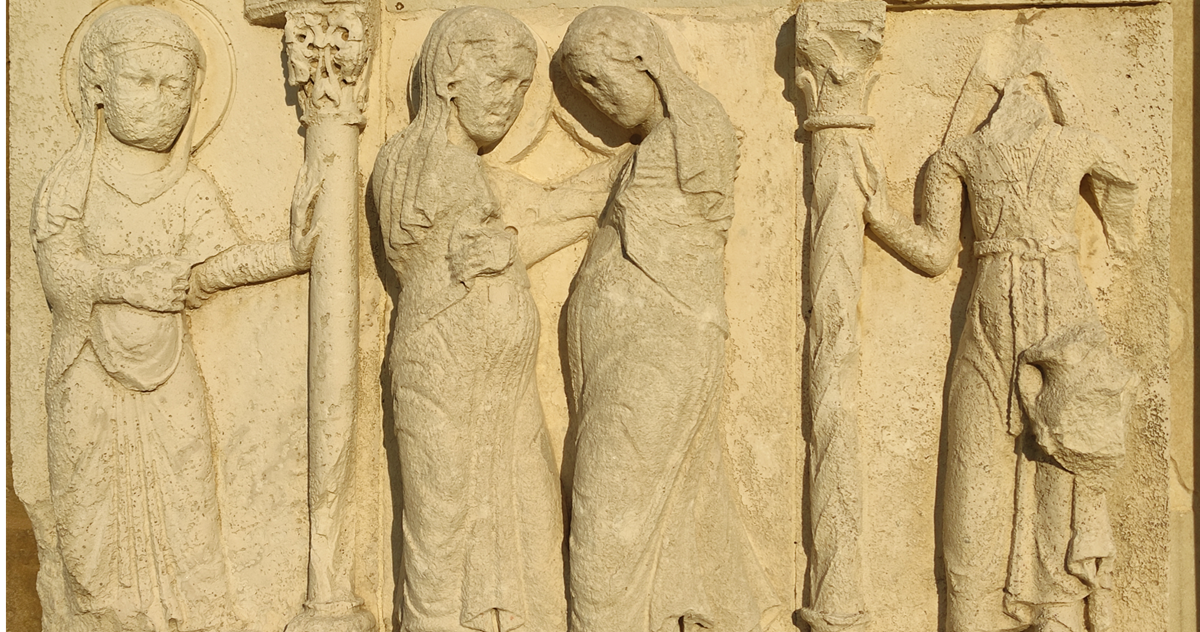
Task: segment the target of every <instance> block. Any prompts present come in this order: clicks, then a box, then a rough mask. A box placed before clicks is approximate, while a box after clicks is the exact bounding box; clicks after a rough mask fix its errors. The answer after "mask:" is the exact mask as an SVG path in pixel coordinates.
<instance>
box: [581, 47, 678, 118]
mask: <svg viewBox="0 0 1200 632" xmlns="http://www.w3.org/2000/svg"><path fill="white" fill-rule="evenodd" d="M564 61H565V64H564V69H565V70H566V73H567V76H568V77H569V78H570V79H571V83H572V84H573V85H574V86H575V87H576V89H578V90H579V91H580V92H582V93H583V94H584V96H586V97H587V98H588V99H589V100H590V101H591V102H592V103H593V104H595V106H596V109H598V110H600V111H601V112H603V113H604V114H605V115H606V116H608V118H610V119H612V120H613V122H615V123H616V124H617V125H620V126H621V127H624V128H625V129H636V128H638V127H641V126H642V125H644V124H645V123H647V122H648V121H650V120H651V119H653V118H654V114H655V110H656V109H660V108H662V104H661V102H660V100H659V96H658V86H656V85H655V84H654V80H653V79H651V78H650V75H649V74H647V73H646V67H645V66H644V65H643V64H642V62H641V59H640V58H635V59H633V60H631V61H621V60H618V59H613V58H611V57H610V56H609V55H607V54H605V53H604V52H601V51H600V50H593V51H586V52H579V53H576V54H573V55H570V56H569V57H567V58H566V59H565V60H564Z"/></svg>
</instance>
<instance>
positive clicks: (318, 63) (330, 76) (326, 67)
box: [283, 5, 371, 125]
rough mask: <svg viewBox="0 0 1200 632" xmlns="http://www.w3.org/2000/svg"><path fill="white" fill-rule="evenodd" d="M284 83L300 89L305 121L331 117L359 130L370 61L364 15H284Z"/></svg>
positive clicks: (337, 8)
mask: <svg viewBox="0 0 1200 632" xmlns="http://www.w3.org/2000/svg"><path fill="white" fill-rule="evenodd" d="M283 39H284V45H285V47H286V50H287V56H288V83H289V84H291V85H294V86H297V87H298V88H299V95H300V103H301V106H302V107H303V109H304V121H305V123H306V124H311V123H312V122H313V118H314V117H325V116H332V117H334V118H337V119H340V120H342V121H343V122H345V123H347V124H354V125H362V124H363V122H364V118H363V109H364V108H365V106H366V100H367V81H366V79H367V72H366V71H367V64H368V62H369V61H370V57H371V45H370V33H369V29H368V21H367V17H366V13H365V12H364V11H363V9H362V8H360V7H358V6H355V5H334V6H333V7H331V8H329V9H322V10H303V11H300V10H297V11H288V12H287V24H286V25H285V26H284V31H283Z"/></svg>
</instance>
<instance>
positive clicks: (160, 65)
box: [101, 44, 196, 152]
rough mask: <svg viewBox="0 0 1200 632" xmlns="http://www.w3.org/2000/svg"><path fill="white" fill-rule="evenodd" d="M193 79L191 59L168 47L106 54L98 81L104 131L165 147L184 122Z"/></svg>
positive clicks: (141, 144) (153, 148) (130, 141)
mask: <svg viewBox="0 0 1200 632" xmlns="http://www.w3.org/2000/svg"><path fill="white" fill-rule="evenodd" d="M195 82H196V67H195V65H194V64H193V63H192V60H191V59H190V58H188V56H187V55H185V54H183V53H182V52H180V51H178V50H176V49H174V48H172V47H170V46H164V45H161V44H152V45H149V46H147V47H146V48H135V49H131V50H126V51H120V52H117V53H112V54H109V55H108V74H107V78H106V80H105V82H104V85H102V86H101V93H102V94H101V100H102V102H103V103H104V117H105V120H106V121H107V123H108V131H109V132H111V133H112V135H113V137H114V138H116V139H117V140H119V141H121V142H122V143H125V144H126V145H132V146H134V147H140V148H142V149H148V150H150V151H158V152H163V151H167V150H169V149H170V148H171V146H172V145H174V144H175V139H176V138H178V137H179V132H180V130H182V129H183V125H184V123H186V122H187V118H188V112H189V111H190V110H191V105H192V91H193V90H194V89H195Z"/></svg>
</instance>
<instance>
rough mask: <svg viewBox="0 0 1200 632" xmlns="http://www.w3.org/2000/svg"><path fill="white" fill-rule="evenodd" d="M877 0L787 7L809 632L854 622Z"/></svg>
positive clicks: (859, 621)
mask: <svg viewBox="0 0 1200 632" xmlns="http://www.w3.org/2000/svg"><path fill="white" fill-rule="evenodd" d="M885 7H886V4H885V3H884V2H876V1H865V2H805V3H803V4H801V5H800V7H799V9H798V10H797V12H796V60H797V67H796V83H797V85H799V86H800V87H801V88H802V89H803V90H804V93H805V96H806V100H807V104H808V118H807V120H806V121H805V122H804V129H805V130H807V131H808V132H809V133H811V134H812V141H811V144H810V146H809V149H810V153H809V156H808V160H809V161H810V164H811V169H812V172H811V177H812V186H813V190H812V199H811V201H810V202H809V205H808V212H809V217H808V222H807V225H808V234H807V235H806V244H807V247H806V250H805V253H804V259H805V262H804V265H805V267H806V270H807V280H806V284H805V288H804V292H805V294H806V298H807V302H808V306H809V307H808V308H809V313H808V316H807V320H808V332H807V335H806V339H805V357H804V362H805V365H804V375H805V378H806V379H805V383H804V397H805V399H806V401H807V409H808V411H809V414H810V424H811V425H810V426H809V436H808V471H807V484H808V490H809V502H808V507H807V517H808V522H807V524H808V528H809V531H810V532H809V536H810V542H811V546H812V549H811V551H810V552H809V560H808V582H807V585H808V587H807V595H806V598H805V604H806V607H805V608H803V609H802V611H801V614H802V615H803V617H804V619H805V620H806V621H807V622H808V624H809V625H810V626H812V629H813V630H814V631H816V632H833V631H844V630H861V629H863V628H864V627H865V625H866V621H867V613H866V606H865V604H864V599H863V595H862V557H861V554H860V552H859V545H858V542H859V536H860V532H861V530H862V469H861V465H860V457H859V447H858V414H857V411H856V407H855V394H856V392H857V390H858V380H859V361H858V349H859V341H858V318H857V311H858V301H859V295H860V294H861V292H862V258H863V231H864V230H865V226H864V224H863V211H864V209H865V207H866V196H865V195H864V193H863V183H862V180H863V178H865V174H864V171H865V165H864V161H863V152H864V150H865V146H866V144H867V143H868V142H870V137H871V128H872V127H874V124H875V123H874V120H873V119H872V118H871V117H869V116H867V115H866V107H867V97H868V95H869V94H870V90H871V86H872V85H873V84H874V82H875V79H876V78H877V77H878V73H875V72H872V71H871V66H872V64H873V63H874V61H875V59H876V57H877V56H878V54H879V48H880V46H881V45H882V43H883V26H884V10H885Z"/></svg>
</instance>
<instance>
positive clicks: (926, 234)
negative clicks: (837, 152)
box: [867, 148, 963, 276]
mask: <svg viewBox="0 0 1200 632" xmlns="http://www.w3.org/2000/svg"><path fill="white" fill-rule="evenodd" d="M961 174H962V165H961V159H959V157H958V156H957V154H956V153H955V152H953V151H951V150H948V149H947V148H943V149H942V150H941V151H939V152H937V153H936V154H934V155H933V157H932V158H930V159H929V169H928V171H927V172H926V174H925V195H924V197H923V209H924V210H923V213H922V215H923V219H922V221H921V223H920V224H916V223H915V222H911V221H909V220H908V218H906V217H902V216H900V215H899V214H897V213H896V212H895V211H893V210H891V209H890V208H884V209H878V210H868V213H867V215H868V218H869V219H868V222H869V223H870V225H871V230H873V231H874V232H875V234H876V235H878V236H879V238H880V239H882V240H883V241H884V243H886V244H887V245H888V246H890V247H891V248H892V249H893V250H895V251H896V253H897V254H899V255H900V256H901V257H902V258H903V259H905V260H906V261H908V262H909V263H911V264H912V265H914V266H916V267H917V268H918V269H920V270H921V271H922V272H924V273H926V274H928V275H930V276H937V275H939V274H942V273H943V272H945V271H946V270H948V269H949V268H950V264H951V263H953V262H954V255H955V254H956V253H957V252H958V241H959V240H958V234H959V229H960V223H961V221H962V200H963V184H962V175H961ZM870 204H871V205H872V206H875V205H877V204H878V203H877V202H876V201H874V200H872V201H871V202H870ZM884 204H886V201H885V202H884Z"/></svg>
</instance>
